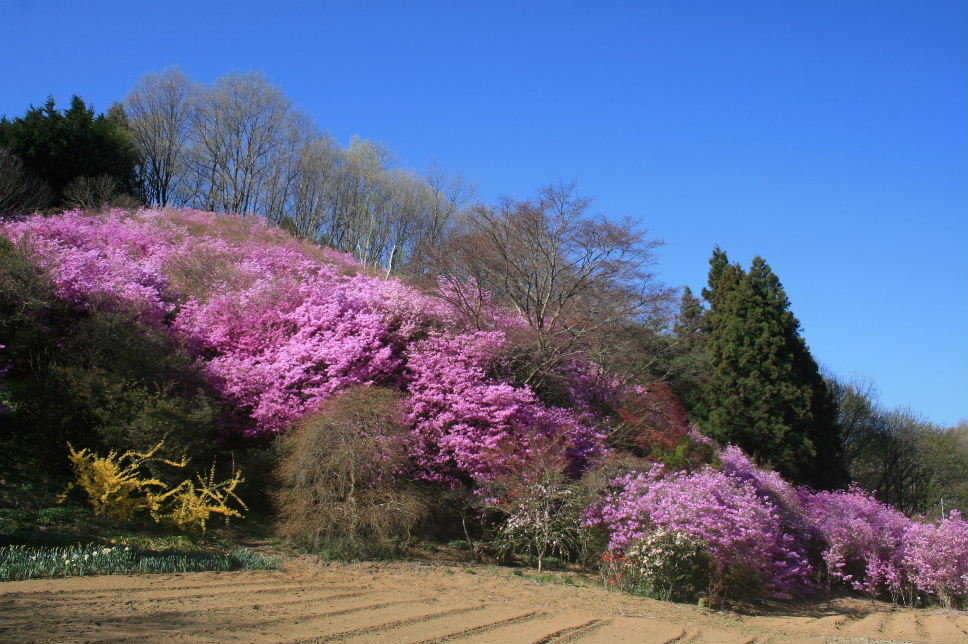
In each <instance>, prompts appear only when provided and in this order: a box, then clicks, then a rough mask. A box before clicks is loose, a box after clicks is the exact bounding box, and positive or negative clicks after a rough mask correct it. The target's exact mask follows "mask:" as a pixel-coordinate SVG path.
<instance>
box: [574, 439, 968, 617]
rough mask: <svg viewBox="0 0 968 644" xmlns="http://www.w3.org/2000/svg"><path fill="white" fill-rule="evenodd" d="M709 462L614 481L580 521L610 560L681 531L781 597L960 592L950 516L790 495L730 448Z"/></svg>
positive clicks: (847, 496)
mask: <svg viewBox="0 0 968 644" xmlns="http://www.w3.org/2000/svg"><path fill="white" fill-rule="evenodd" d="M719 458H720V461H721V463H722V469H720V470H717V469H714V468H712V467H706V468H704V469H702V470H699V471H696V472H693V473H686V472H668V471H667V470H666V469H665V468H663V467H661V466H655V467H653V468H652V469H651V470H650V471H648V472H633V473H630V474H627V475H625V476H623V477H619V478H617V479H615V480H613V481H612V489H611V491H610V492H608V493H607V494H606V495H605V496H604V498H603V499H602V500H601V501H599V502H598V503H596V504H594V505H592V507H590V508H589V510H588V512H587V514H586V520H587V521H588V523H589V524H590V525H602V526H605V527H606V528H607V529H608V531H609V534H610V541H609V546H608V547H609V552H610V553H612V556H613V557H614V556H620V555H622V554H623V553H625V552H626V551H627V550H628V549H629V548H630V547H631V546H632V545H633V544H636V543H638V542H640V541H641V540H642V539H645V538H647V537H649V536H650V535H652V534H654V533H657V532H676V533H682V534H685V535H687V536H688V537H689V538H690V539H693V540H696V541H699V542H702V543H704V544H705V545H706V547H707V548H708V550H709V552H710V554H711V556H712V558H713V561H714V563H715V566H716V567H717V568H718V570H719V571H720V572H721V573H722V572H725V571H728V570H729V569H730V568H731V567H735V566H742V567H744V568H745V569H747V570H753V571H755V572H756V573H757V574H758V576H759V577H760V579H761V580H762V581H763V582H764V583H765V584H766V585H767V587H768V588H770V589H771V590H772V591H773V593H774V594H775V595H777V596H781V597H783V596H804V595H807V594H810V593H811V592H813V591H814V590H815V589H816V588H817V585H818V584H817V582H818V580H819V581H822V582H826V584H828V585H833V584H842V585H844V586H846V587H847V588H850V589H852V590H857V591H862V592H865V593H867V594H870V595H871V596H889V597H891V598H892V599H893V600H894V601H904V602H906V603H913V602H914V599H915V596H916V595H917V594H918V593H922V594H925V595H931V596H934V597H936V598H937V599H938V600H940V601H941V602H942V603H943V604H946V605H951V604H952V603H954V602H955V601H957V600H962V601H963V600H964V599H965V597H966V594H968V523H966V522H965V520H964V519H963V518H962V517H961V516H960V515H959V514H958V513H957V512H953V513H952V515H951V516H950V517H947V518H945V519H942V520H941V521H940V522H937V523H930V522H927V521H924V520H917V519H911V518H909V517H906V516H905V515H904V514H902V513H901V512H899V511H897V510H896V509H894V508H892V507H890V506H888V505H886V504H884V503H880V502H879V501H877V500H876V499H875V498H874V497H873V496H872V495H871V494H870V493H868V492H866V491H864V490H862V489H859V488H856V487H852V488H850V489H847V490H838V491H833V492H815V491H812V490H809V489H805V488H801V489H795V488H794V487H793V486H791V485H790V484H789V483H788V482H786V481H784V480H783V479H782V478H781V477H780V476H779V475H778V474H776V473H775V472H772V471H769V470H765V469H763V468H759V467H757V466H756V465H755V464H753V463H752V462H751V461H750V459H749V457H748V456H747V455H746V454H744V453H743V452H742V451H741V450H739V449H738V448H736V447H733V446H729V447H726V448H725V449H722V450H721V451H720V455H719ZM813 552H816V553H819V554H818V555H817V558H816V559H815V560H813V561H811V557H810V556H809V553H813ZM818 578H819V579H818Z"/></svg>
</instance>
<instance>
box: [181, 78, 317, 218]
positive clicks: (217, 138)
mask: <svg viewBox="0 0 968 644" xmlns="http://www.w3.org/2000/svg"><path fill="white" fill-rule="evenodd" d="M190 123H191V132H192V148H191V154H190V163H191V166H192V174H193V177H192V178H193V188H194V190H193V192H194V198H193V200H192V201H193V203H194V204H195V205H198V206H200V207H202V208H205V209H207V210H215V211H219V212H236V213H249V212H255V211H256V210H258V209H260V207H261V206H263V205H264V203H263V202H264V201H265V199H266V194H267V191H268V189H269V186H270V185H271V183H272V180H273V178H276V177H274V175H273V170H274V168H275V167H276V164H277V163H279V162H281V161H282V160H284V159H285V158H286V152H287V150H289V151H291V150H292V145H291V143H292V141H293V138H294V130H298V128H299V126H300V124H301V123H305V120H304V119H302V118H301V117H300V116H299V115H298V114H297V113H296V112H295V110H293V108H292V104H291V103H290V101H289V99H288V98H286V97H285V95H284V94H283V93H282V91H281V90H280V89H279V88H278V87H276V86H274V85H272V84H270V83H269V82H268V81H267V80H266V79H265V77H264V76H262V75H261V74H258V73H250V74H240V75H235V76H223V77H222V78H220V79H218V80H217V81H216V82H215V84H214V86H213V87H212V88H210V89H209V90H207V91H205V92H203V93H202V94H201V95H200V96H199V98H198V99H197V101H196V103H195V106H194V109H193V110H192V111H191V119H190Z"/></svg>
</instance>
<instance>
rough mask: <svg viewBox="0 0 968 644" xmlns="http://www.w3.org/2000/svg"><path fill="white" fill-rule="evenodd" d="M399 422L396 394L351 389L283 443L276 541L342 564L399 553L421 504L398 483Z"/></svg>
mask: <svg viewBox="0 0 968 644" xmlns="http://www.w3.org/2000/svg"><path fill="white" fill-rule="evenodd" d="M400 415H401V412H400V404H399V395H398V394H397V393H396V392H394V391H391V390H389V389H381V388H376V387H357V388H355V389H351V390H349V391H347V392H346V393H344V394H343V395H341V396H339V397H337V398H334V399H332V400H330V401H328V402H327V403H326V404H325V405H324V406H323V408H322V409H320V411H319V412H317V413H316V414H313V415H312V416H309V417H308V418H306V419H304V420H303V421H301V422H300V423H299V424H298V425H297V426H296V427H295V429H294V430H293V431H292V432H290V433H289V434H288V435H287V436H286V437H285V438H283V439H282V440H281V445H280V448H281V451H282V455H281V458H280V463H279V467H278V469H277V479H278V483H279V489H278V490H277V492H276V494H275V502H276V508H277V511H278V519H279V523H278V531H279V533H280V534H281V535H282V536H284V537H287V538H288V539H290V540H292V541H293V542H295V543H296V544H299V545H301V546H303V547H305V548H308V549H310V550H312V551H315V552H320V551H328V552H330V553H331V554H333V555H335V556H338V557H343V558H355V557H366V556H378V555H384V554H387V553H388V552H392V551H394V550H397V549H398V548H399V547H400V546H402V545H403V546H405V545H406V544H407V543H408V542H409V540H410V537H411V532H412V530H413V527H414V526H415V525H416V524H417V522H418V521H420V520H421V519H422V518H423V517H424V516H425V515H426V513H427V503H426V501H425V500H424V497H423V495H422V494H421V493H420V491H419V490H418V489H417V488H416V487H415V486H414V485H413V483H412V482H409V481H406V480H404V479H402V478H401V477H400V476H399V473H400V472H401V470H402V469H403V468H404V466H405V464H406V458H407V457H406V442H407V439H408V433H407V431H406V429H405V428H404V427H403V425H402V424H401V422H400Z"/></svg>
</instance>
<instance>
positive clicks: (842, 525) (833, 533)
mask: <svg viewBox="0 0 968 644" xmlns="http://www.w3.org/2000/svg"><path fill="white" fill-rule="evenodd" d="M801 498H802V499H803V505H804V513H805V517H806V520H807V521H808V523H809V524H810V525H811V526H812V527H813V528H814V529H815V530H816V531H817V533H818V534H819V536H820V538H821V539H822V541H823V543H824V544H825V545H824V549H823V552H822V558H823V562H824V565H825V567H826V570H827V574H828V576H829V580H830V581H842V582H843V583H846V584H848V585H849V587H850V588H853V589H854V590H862V591H864V592H867V593H868V594H871V595H879V594H887V595H890V596H891V597H892V598H893V599H894V600H895V601H904V602H906V603H912V602H913V599H914V595H915V594H916V593H918V592H921V593H926V594H929V595H934V596H935V597H937V598H938V599H939V600H940V601H941V602H942V603H944V604H947V605H950V604H951V603H952V601H953V600H955V599H962V600H963V599H964V598H965V596H966V592H968V524H966V523H965V520H964V519H963V518H962V517H961V515H960V514H958V513H957V512H952V515H951V516H950V517H948V518H945V519H942V520H941V521H940V522H939V523H927V522H922V521H918V520H914V519H910V518H908V517H906V516H905V515H904V514H902V513H901V512H899V511H897V510H895V509H894V508H892V507H891V506H889V505H887V504H884V503H881V502H879V501H878V500H877V499H875V498H874V497H873V495H871V494H870V493H868V492H866V491H864V490H862V489H860V488H857V487H852V488H850V489H849V490H842V491H836V492H816V493H814V492H810V491H801Z"/></svg>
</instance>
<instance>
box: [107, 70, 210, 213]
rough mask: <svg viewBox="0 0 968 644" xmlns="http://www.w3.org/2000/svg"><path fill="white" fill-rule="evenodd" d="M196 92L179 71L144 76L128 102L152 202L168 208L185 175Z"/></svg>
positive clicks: (145, 187)
mask: <svg viewBox="0 0 968 644" xmlns="http://www.w3.org/2000/svg"><path fill="white" fill-rule="evenodd" d="M196 93H197V89H196V88H195V87H194V85H193V83H192V82H191V81H189V80H188V79H187V78H186V77H185V76H184V75H183V74H182V73H181V72H180V71H179V70H178V69H176V68H169V69H166V70H164V71H163V72H162V73H161V74H160V75H159V74H146V75H145V76H142V77H141V80H139V81H138V84H137V85H135V86H134V88H133V89H132V90H131V92H130V93H129V94H128V98H127V99H126V100H125V106H124V107H125V112H126V114H127V116H128V126H129V127H130V129H131V131H132V133H133V134H134V141H135V145H136V146H137V148H138V152H139V154H140V156H141V164H140V168H139V171H140V175H141V183H142V186H143V188H144V191H145V197H146V198H147V200H148V202H149V203H152V204H157V205H160V206H165V205H168V204H169V203H170V202H171V201H172V200H173V199H174V195H175V194H176V190H177V188H178V183H179V182H180V181H182V180H183V179H184V176H185V169H186V168H185V160H186V159H185V156H186V152H187V148H188V141H189V136H190V132H189V120H190V116H191V110H192V101H193V96H194V95H195V94H196Z"/></svg>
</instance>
